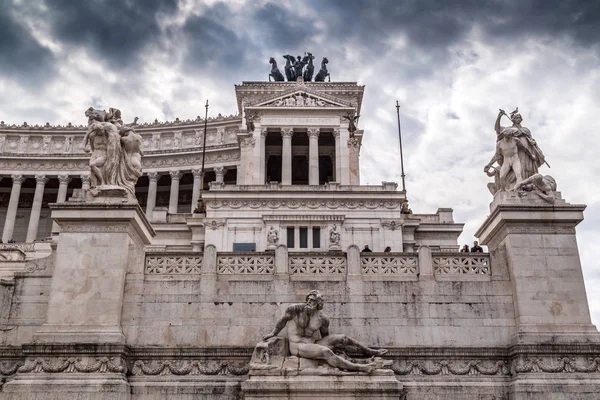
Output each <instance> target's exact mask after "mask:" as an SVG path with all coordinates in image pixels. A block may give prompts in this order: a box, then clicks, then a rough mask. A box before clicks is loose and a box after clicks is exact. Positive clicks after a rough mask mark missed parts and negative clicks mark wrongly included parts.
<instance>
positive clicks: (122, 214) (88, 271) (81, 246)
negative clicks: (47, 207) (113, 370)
mask: <svg viewBox="0 0 600 400" xmlns="http://www.w3.org/2000/svg"><path fill="white" fill-rule="evenodd" d="M76 192H77V193H75V195H74V197H73V198H72V199H71V200H70V201H68V202H65V203H57V204H52V205H51V208H52V218H53V219H54V221H56V223H58V224H59V225H60V235H59V240H58V246H57V250H56V262H55V269H54V275H53V277H52V285H51V292H50V298H49V302H48V311H47V316H46V322H45V323H44V325H42V327H41V328H40V330H39V331H38V332H37V333H36V334H35V336H34V341H35V342H38V343H69V344H73V343H125V337H124V335H123V331H122V328H121V313H122V308H123V296H124V287H125V275H126V273H127V270H128V269H133V268H142V266H143V262H144V245H147V244H150V239H151V238H152V236H153V235H154V231H153V229H152V227H151V226H150V224H149V223H148V221H147V219H146V216H145V215H144V213H143V211H142V210H141V208H140V207H139V205H138V204H137V201H131V200H128V199H127V196H126V193H125V190H123V189H121V188H107V189H106V190H103V189H93V192H92V191H76Z"/></svg>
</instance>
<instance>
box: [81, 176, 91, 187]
mask: <svg viewBox="0 0 600 400" xmlns="http://www.w3.org/2000/svg"><path fill="white" fill-rule="evenodd" d="M80 178H81V183H83V184H86V183H87V184H88V185H89V184H90V176H89V175H81V176H80Z"/></svg>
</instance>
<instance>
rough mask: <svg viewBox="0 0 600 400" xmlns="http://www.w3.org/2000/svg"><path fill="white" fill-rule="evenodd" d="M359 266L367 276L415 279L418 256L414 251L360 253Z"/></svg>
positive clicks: (416, 276) (417, 271)
mask: <svg viewBox="0 0 600 400" xmlns="http://www.w3.org/2000/svg"><path fill="white" fill-rule="evenodd" d="M360 267H361V272H362V274H363V275H365V276H366V277H367V278H383V279H387V278H393V279H394V280H415V281H416V280H418V277H419V275H418V274H419V256H418V255H417V254H416V253H361V257H360Z"/></svg>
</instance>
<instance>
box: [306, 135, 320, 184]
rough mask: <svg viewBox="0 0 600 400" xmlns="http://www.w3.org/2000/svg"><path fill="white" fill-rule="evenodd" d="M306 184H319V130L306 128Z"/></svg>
mask: <svg viewBox="0 0 600 400" xmlns="http://www.w3.org/2000/svg"><path fill="white" fill-rule="evenodd" d="M308 184H309V185H318V184H319V128H308Z"/></svg>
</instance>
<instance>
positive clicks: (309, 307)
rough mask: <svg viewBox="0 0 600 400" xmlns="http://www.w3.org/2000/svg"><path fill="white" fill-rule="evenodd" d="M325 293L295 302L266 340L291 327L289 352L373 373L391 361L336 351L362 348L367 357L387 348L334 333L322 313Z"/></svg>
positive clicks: (345, 367)
mask: <svg viewBox="0 0 600 400" xmlns="http://www.w3.org/2000/svg"><path fill="white" fill-rule="evenodd" d="M323 303H324V301H323V296H321V293H319V291H318V290H311V291H310V292H309V293H308V295H307V296H306V303H304V304H302V303H300V304H292V305H291V306H289V307H288V308H287V309H286V310H285V314H284V316H283V317H282V318H280V319H279V321H277V324H276V325H275V328H274V329H273V331H271V332H270V333H269V334H267V335H266V336H265V337H264V338H263V340H265V341H266V340H268V339H270V338H272V337H274V336H277V334H278V333H279V332H281V330H282V329H283V328H284V327H286V326H287V337H288V341H289V351H290V353H291V354H292V355H293V356H297V357H302V358H308V359H312V360H323V361H325V362H326V363H327V364H329V365H330V366H332V367H334V368H340V369H345V370H348V371H359V372H366V373H372V372H373V371H374V370H375V369H376V368H382V367H383V366H386V365H389V364H391V363H386V362H384V361H382V360H381V359H378V360H377V359H375V358H371V359H370V360H367V362H366V363H364V364H361V363H357V362H355V361H354V360H349V359H347V356H345V355H344V354H343V355H344V356H340V355H338V354H336V353H334V350H336V351H342V352H344V351H358V352H359V353H360V354H363V355H365V356H371V357H375V356H383V355H384V354H386V353H387V350H385V349H373V348H370V347H367V346H365V345H364V344H362V343H360V342H358V341H356V340H354V339H352V338H349V337H348V336H346V335H330V334H329V320H328V319H327V317H326V316H325V315H324V314H323V313H322V312H321V310H322V309H323Z"/></svg>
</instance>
